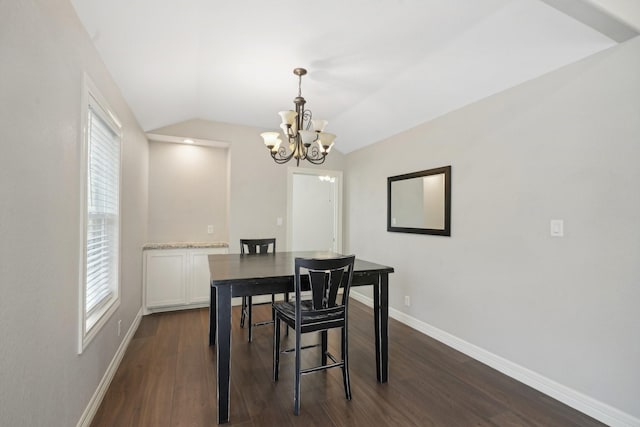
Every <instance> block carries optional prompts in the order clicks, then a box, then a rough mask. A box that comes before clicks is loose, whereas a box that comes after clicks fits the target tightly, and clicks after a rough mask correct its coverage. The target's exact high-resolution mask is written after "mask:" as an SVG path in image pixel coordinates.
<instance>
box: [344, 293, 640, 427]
mask: <svg viewBox="0 0 640 427" xmlns="http://www.w3.org/2000/svg"><path fill="white" fill-rule="evenodd" d="M350 296H351V297H352V298H353V299H354V300H356V301H359V302H361V303H363V304H365V305H367V306H369V307H373V299H372V298H369V297H367V296H365V295H362V294H360V293H356V292H351V295H350ZM389 317H391V318H393V319H396V320H398V321H399V322H401V323H404V324H405V325H407V326H410V327H411V328H413V329H415V330H417V331H419V332H422V333H423V334H425V335H428V336H430V337H431V338H434V339H436V340H438V341H440V342H442V343H444V344H446V345H448V346H449V347H452V348H454V349H456V350H458V351H460V352H462V353H464V354H466V355H467V356H470V357H472V358H474V359H476V360H478V361H480V362H482V363H484V364H485V365H488V366H490V367H492V368H493V369H496V370H497V371H500V372H502V373H503V374H505V375H508V376H509V377H511V378H513V379H515V380H518V381H520V382H521V383H523V384H526V385H528V386H529V387H532V388H534V389H536V390H538V391H540V392H542V393H544V394H546V395H548V396H550V397H553V398H554V399H556V400H558V401H560V402H562V403H564V404H565V405H567V406H570V407H572V408H574V409H576V410H578V411H580V412H582V413H584V414H587V415H589V416H590V417H593V418H595V419H597V420H598V421H601V422H603V423H605V424H607V425H609V426H611V427H640V419H638V418H636V417H634V416H632V415H630V414H627V413H625V412H623V411H620V410H619V409H616V408H614V407H612V406H610V405H607V404H606V403H603V402H600V401H598V400H596V399H593V398H592V397H589V396H587V395H585V394H582V393H580V392H578V391H576V390H574V389H572V388H569V387H566V386H564V385H562V384H559V383H557V382H555V381H553V380H551V379H549V378H547V377H545V376H542V375H540V374H538V373H536V372H533V371H531V370H529V369H527V368H525V367H523V366H520V365H518V364H516V363H513V362H511V361H509V360H507V359H505V358H503V357H500V356H498V355H496V354H493V353H491V352H489V351H487V350H485V349H483V348H480V347H478V346H476V345H474V344H471V343H469V342H467V341H464V340H462V339H460V338H458V337H456V336H454V335H451V334H449V333H448V332H445V331H443V330H441V329H438V328H436V327H434V326H431V325H429V324H428V323H425V322H423V321H421V320H418V319H416V318H414V317H411V316H409V315H408V314H406V313H403V312H401V311H399V310H396V309H394V308H389Z"/></svg>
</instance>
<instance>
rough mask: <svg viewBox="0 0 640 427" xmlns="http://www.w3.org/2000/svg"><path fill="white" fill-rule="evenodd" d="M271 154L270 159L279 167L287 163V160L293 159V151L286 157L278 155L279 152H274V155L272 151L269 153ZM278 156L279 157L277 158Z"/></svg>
mask: <svg viewBox="0 0 640 427" xmlns="http://www.w3.org/2000/svg"><path fill="white" fill-rule="evenodd" d="M270 153H271V157H272V158H273V160H274V161H275V162H276V163H277V164H279V165H281V164H284V163H287V162H288V161H289V160H291V158H292V157H293V154H294V153H295V151H291V153H290V154H289V155H288V156H283V155H282V154H280V150H278V151H276V152H275V153H274V152H273V151H271V152H270ZM278 155H280V156H278Z"/></svg>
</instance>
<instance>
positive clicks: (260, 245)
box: [240, 238, 276, 254]
mask: <svg viewBox="0 0 640 427" xmlns="http://www.w3.org/2000/svg"><path fill="white" fill-rule="evenodd" d="M269 246H271V253H275V251H276V239H275V238H272V239H240V253H241V254H245V253H249V254H266V253H267V252H269ZM245 248H246V250H245Z"/></svg>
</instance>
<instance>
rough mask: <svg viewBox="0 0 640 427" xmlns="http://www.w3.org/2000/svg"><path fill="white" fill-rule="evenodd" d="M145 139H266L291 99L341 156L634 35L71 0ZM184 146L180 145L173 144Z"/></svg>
mask: <svg viewBox="0 0 640 427" xmlns="http://www.w3.org/2000/svg"><path fill="white" fill-rule="evenodd" d="M72 4H73V5H74V7H75V9H76V11H77V13H78V16H79V17H80V19H81V21H82V22H83V24H84V26H85V28H86V30H87V32H88V33H89V35H90V37H91V38H92V40H93V42H94V44H95V46H96V48H97V50H98V52H99V53H100V55H101V57H102V59H103V60H104V62H105V64H106V66H107V68H108V69H109V71H110V72H111V74H112V75H113V78H114V79H115V81H116V83H117V84H118V86H119V87H120V89H121V91H122V93H123V95H124V97H125V99H126V100H127V102H128V103H129V105H130V107H131V108H132V110H133V112H134V114H135V115H136V117H137V119H138V121H139V123H140V125H141V126H142V128H143V129H144V130H145V131H152V130H154V129H157V128H160V127H163V126H167V125H171V124H174V123H178V122H182V121H185V120H189V119H194V118H200V119H206V120H214V121H221V122H228V123H236V124H243V125H249V126H256V127H261V128H273V129H278V125H279V123H280V119H279V117H278V116H277V112H278V111H281V110H287V109H292V108H293V102H292V101H293V98H294V97H295V96H297V92H298V81H297V77H296V76H294V75H293V73H292V70H293V69H294V68H295V67H304V68H307V69H308V71H309V73H308V74H307V76H305V77H304V78H303V79H302V95H303V96H304V97H305V98H306V100H307V108H308V109H310V110H311V111H312V112H313V115H314V117H315V118H324V119H327V120H329V126H328V128H327V131H329V132H333V133H335V134H337V135H338V138H337V139H336V149H338V150H341V151H342V152H350V151H352V150H355V149H358V148H360V147H363V146H365V145H368V144H371V143H374V142H377V141H379V140H381V139H383V138H385V137H388V136H391V135H393V134H396V133H398V132H401V131H403V130H405V129H407V128H410V127H413V126H415V125H418V124H420V123H423V122H425V121H428V120H430V119H433V118H435V117H437V116H440V115H442V114H445V113H447V112H449V111H452V110H455V109H458V108H460V107H462V106H464V105H466V104H469V103H472V102H474V101H477V100H479V99H481V98H484V97H487V96H490V95H492V94H495V93H498V92H500V91H503V90H505V89H507V88H509V87H513V86H515V85H518V84H520V83H523V82H525V81H527V80H530V79H533V78H535V77H538V76H540V75H542V74H545V73H548V72H550V71H552V70H554V69H557V68H559V67H562V66H564V65H566V64H569V63H572V62H575V61H577V60H580V59H582V58H584V57H586V56H589V55H592V54H594V53H596V52H599V51H601V50H603V49H607V48H609V47H611V46H613V45H615V44H616V43H617V42H619V41H623V40H625V39H628V38H631V37H633V36H635V35H636V34H637V32H634V31H635V30H633V29H632V28H631V29H630V27H629V26H627V25H626V24H624V23H623V22H620V20H616V19H615V18H613V17H612V16H611V15H610V14H608V13H606V12H604V11H603V10H602V9H601V8H599V7H596V6H594V4H592V2H590V1H584V0H563V1H560V0H546V1H541V0H473V1H470V0H350V1H345V0H322V1H316V2H307V1H299V0H298V1H296V0H272V1H265V0H235V1H217V0H180V1H178V0H110V1H103V0H72ZM185 136H188V135H185Z"/></svg>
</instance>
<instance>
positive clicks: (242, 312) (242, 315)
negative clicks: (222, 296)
mask: <svg viewBox="0 0 640 427" xmlns="http://www.w3.org/2000/svg"><path fill="white" fill-rule="evenodd" d="M246 315H247V297H242V305H241V306H240V327H241V328H244V320H245V317H246Z"/></svg>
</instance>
